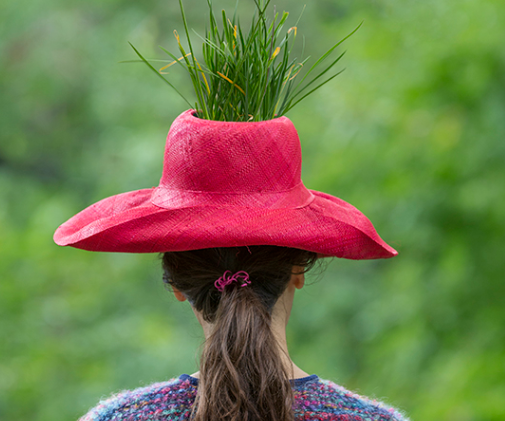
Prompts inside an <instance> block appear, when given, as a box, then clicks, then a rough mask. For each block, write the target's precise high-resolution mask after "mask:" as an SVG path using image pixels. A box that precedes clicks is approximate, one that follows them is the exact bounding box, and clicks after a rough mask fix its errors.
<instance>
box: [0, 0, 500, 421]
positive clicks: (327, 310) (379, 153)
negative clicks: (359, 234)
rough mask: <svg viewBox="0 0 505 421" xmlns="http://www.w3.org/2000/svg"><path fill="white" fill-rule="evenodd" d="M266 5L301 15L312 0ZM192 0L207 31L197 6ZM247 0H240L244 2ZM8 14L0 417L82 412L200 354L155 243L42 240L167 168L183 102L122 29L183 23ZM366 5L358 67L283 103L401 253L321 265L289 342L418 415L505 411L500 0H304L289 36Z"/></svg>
mask: <svg viewBox="0 0 505 421" xmlns="http://www.w3.org/2000/svg"><path fill="white" fill-rule="evenodd" d="M273 3H275V4H276V5H277V9H278V10H289V11H290V12H292V15H291V17H290V22H291V23H292V24H293V25H294V22H296V18H297V16H298V15H299V13H300V12H301V10H302V7H303V3H301V2H295V1H293V0H291V1H286V0H279V1H276V2H273ZM184 4H185V5H186V9H187V15H188V20H189V22H190V26H192V27H193V28H195V29H196V30H197V31H202V30H203V28H204V24H205V21H206V16H207V6H206V2H205V0H185V3H184ZM233 5H234V1H233V0H230V1H224V0H223V1H217V0H216V1H215V6H216V8H217V9H219V8H222V7H224V8H226V9H227V10H228V11H230V12H231V11H232V10H233ZM252 8H253V7H252V1H251V0H241V1H240V4H239V12H240V15H241V16H244V17H246V18H247V17H249V16H250V11H251V10H252ZM0 15H1V16H2V24H1V26H0V61H1V66H0V69H1V71H0V92H1V94H0V278H1V282H0V332H1V337H0V341H1V342H0V419H1V420H2V421H4V420H5V421H25V420H28V419H29V420H32V421H60V420H62V421H63V420H73V419H77V418H78V417H79V416H81V415H82V414H84V413H85V412H86V411H87V410H88V409H89V408H90V407H92V406H94V405H95V404H96V403H97V402H98V400H99V399H100V398H101V397H104V396H107V395H109V394H110V393H112V392H116V391H119V390H121V389H131V388H135V387H139V386H142V385H146V384H149V383H151V382H153V381H162V380H165V379H169V378H171V377H175V376H178V375H179V374H181V373H182V372H185V373H192V372H194V371H196V369H197V368H196V366H197V350H198V346H199V345H200V344H201V342H202V335H201V333H200V330H199V326H198V325H197V322H196V321H195V319H194V317H193V315H192V313H191V311H190V309H189V307H188V306H187V303H184V304H180V303H178V302H177V301H176V300H175V299H174V298H173V297H172V296H171V295H170V293H168V292H167V291H165V290H164V288H163V285H162V282H161V270H160V264H159V261H158V257H157V256H154V255H120V254H107V253H104V254H100V253H96V254H94V253H89V252H85V251H80V250H74V249H71V248H59V247H57V246H56V245H54V243H53V242H52V234H53V232H54V230H55V228H56V227H57V226H58V225H59V224H60V223H62V222H63V221H65V220H66V219H68V218H69V217H70V216H72V215H73V214H75V213H77V212H78V211H80V210H81V209H83V208H84V207H86V206H88V205H89V204H91V203H93V202H94V201H97V200H99V199H102V198H104V197H106V196H108V195H112V194H116V193H119V192H124V191H129V190H135V189H138V188H145V187H151V186H155V185H157V184H158V180H159V177H160V175H161V166H162V152H163V147H164V141H165V136H166V133H167V131H168V129H169V127H170V124H171V122H172V121H173V119H174V118H175V117H176V116H177V115H178V114H180V113H181V112H182V111H184V110H185V109H186V106H185V104H184V102H183V101H182V100H181V99H179V98H178V97H177V96H176V95H175V94H174V93H173V92H172V91H171V90H170V89H169V88H168V87H166V86H165V85H164V84H163V83H162V82H161V81H160V80H158V79H157V78H156V77H155V76H154V74H152V73H151V72H150V71H149V70H148V69H147V68H146V67H145V66H144V65H142V64H138V65H137V64H119V63H118V62H119V61H121V60H129V59H133V58H135V57H134V53H133V51H132V50H131V48H130V47H129V45H128V43H127V42H128V41H130V42H132V43H133V44H134V45H135V46H136V47H137V48H138V49H139V50H140V51H141V52H143V53H144V54H145V55H146V56H148V57H152V58H155V57H162V55H161V51H160V50H158V49H157V45H163V46H165V47H167V48H168V49H170V50H172V51H174V50H175V47H176V43H175V40H174V38H173V35H172V31H173V29H177V30H178V31H179V33H181V34H182V32H183V31H182V23H181V19H180V14H179V9H178V4H177V2H175V1H171V2H168V1H157V0H145V1H142V2H140V1H132V0H108V1H96V0H87V1H83V0H65V1H63V0H46V1H40V0H37V1H31V0H30V1H28V0H18V1H14V0H7V1H4V2H2V3H1V4H0ZM363 20H364V24H363V26H362V28H361V29H360V30H359V31H358V32H357V33H356V34H355V35H354V36H353V37H352V38H351V39H349V40H348V41H346V42H345V44H344V45H343V48H342V49H341V50H340V51H343V50H344V49H345V50H348V53H347V54H346V56H345V57H344V59H343V60H342V61H341V63H342V64H341V67H344V66H345V68H346V71H345V72H344V73H343V74H342V75H340V76H339V77H338V78H336V79H335V80H334V81H332V82H331V83H330V84H328V85H326V87H325V88H324V89H323V90H321V91H320V92H317V93H316V94H314V95H313V96H312V97H309V98H307V99H306V100H305V101H304V102H302V103H301V104H300V105H298V106H297V107H296V108H295V109H293V110H292V112H290V114H288V116H289V117H290V118H291V119H292V121H293V122H294V123H295V125H296V127H297V128H298V131H299V134H300V138H301V141H302V148H303V156H304V169H303V179H304V182H305V184H306V185H307V186H308V187H309V188H312V189H318V190H323V191H326V192H329V193H331V194H334V195H338V196H339V197H342V198H343V199H345V200H347V201H349V202H351V203H352V204H354V205H355V206H357V207H358V208H359V209H361V210H362V211H363V212H365V214H366V215H367V216H369V217H370V219H371V220H372V221H373V222H374V224H375V226H376V228H377V230H378V231H379V233H380V234H381V235H382V237H383V238H384V239H385V240H386V241H388V242H389V243H390V244H391V245H393V246H394V247H395V248H397V249H398V251H399V253H400V254H399V256H398V257H396V258H395V259H392V260H387V261H370V262H366V261H362V262H352V261H351V262H350V261H343V260H338V259H335V260H333V261H331V262H329V263H328V265H327V270H326V272H325V273H324V275H320V276H313V277H312V278H311V279H312V282H311V285H308V286H307V287H306V288H304V289H303V290H302V291H301V292H300V293H298V295H297V298H296V303H295V308H294V314H293V316H292V322H291V324H290V326H289V340H290V343H291V354H292V357H293V359H294V360H295V362H296V363H297V364H298V365H299V366H301V367H302V368H303V369H304V370H305V371H308V372H310V373H316V374H318V375H320V376H321V377H323V378H327V379H331V380H333V381H335V382H338V383H340V384H342V385H344V386H346V387H347V388H349V389H351V390H355V391H357V392H358V393H361V394H364V395H368V396H373V397H376V398H378V399H383V400H385V401H386V402H388V403H389V404H391V405H394V406H396V407H398V408H400V409H401V410H403V411H405V412H406V413H407V414H408V415H409V416H410V417H411V418H412V419H414V420H439V421H453V420H454V421H455V420H458V421H467V420H468V421H472V420H503V419H505V337H504V332H505V305H504V303H505V300H504V296H505V286H504V282H503V280H504V278H505V276H504V274H505V244H504V243H505V242H504V236H505V223H504V221H503V220H504V215H505V194H504V193H505V168H504V167H505V49H504V48H503V40H504V39H505V3H503V1H502V0H481V1H479V2H478V1H469V0H458V1H455V0H453V1H450V0H425V1H422V2H420V1H412V0H403V1H399V0H355V1H353V2H349V1H335V0H311V1H310V2H308V4H307V7H306V10H305V12H304V15H303V17H302V20H301V21H300V23H299V25H298V30H299V31H298V33H299V34H304V35H305V37H306V51H308V52H310V54H311V55H312V56H313V57H317V56H319V55H321V54H322V53H324V51H326V50H327V49H328V48H329V47H330V46H331V45H333V44H334V43H335V42H336V41H337V40H339V39H341V38H343V37H344V36H345V35H347V34H348V33H349V32H350V31H351V30H352V29H354V28H355V27H356V26H357V25H358V24H359V23H360V22H361V21H363ZM299 41H300V38H299ZM169 77H170V78H171V79H170V80H172V81H173V82H174V83H176V84H177V85H178V86H180V87H182V89H183V90H184V89H186V88H187V91H186V92H187V93H188V94H189V93H190V83H189V80H187V79H186V75H185V74H183V73H182V72H181V71H179V70H175V69H174V71H173V72H172V73H171V74H170V75H169ZM309 279H310V278H309Z"/></svg>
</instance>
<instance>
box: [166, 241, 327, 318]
mask: <svg viewBox="0 0 505 421" xmlns="http://www.w3.org/2000/svg"><path fill="white" fill-rule="evenodd" d="M316 259H317V256H316V254H315V253H312V252H308V251H305V250H298V249H292V248H286V247H276V246H250V247H222V248H213V249H203V250H192V251H185V252H173V253H165V254H164V255H163V269H164V275H163V280H164V281H165V282H166V283H167V284H169V285H171V286H172V287H174V288H175V289H176V290H178V291H180V292H181V293H182V294H183V295H184V296H185V297H186V298H187V299H188V300H189V302H190V303H191V305H192V306H193V308H194V309H195V310H196V311H198V312H200V313H201V314H202V317H203V319H204V320H205V321H207V322H213V321H214V319H215V317H216V313H217V310H218V308H219V303H220V301H221V299H222V297H223V295H226V294H229V293H230V292H231V291H233V290H235V289H236V288H239V287H240V285H239V284H237V283H232V284H230V285H227V286H226V287H225V289H224V291H223V293H225V294H223V293H222V292H220V291H219V290H218V289H217V288H216V287H215V285H214V283H215V281H216V280H217V279H219V278H220V277H221V276H223V274H224V272H226V271H230V272H231V273H236V272H239V271H245V272H247V274H248V275H249V279H250V281H251V283H250V284H249V285H248V287H247V288H249V289H251V290H252V291H253V292H254V295H255V296H256V297H257V299H258V301H259V303H261V305H262V306H263V307H264V308H265V309H266V310H267V311H268V312H269V313H271V311H272V309H273V306H274V304H275V303H276V302H277V300H278V299H279V297H280V296H281V295H282V293H283V292H284V290H285V289H286V287H287V285H288V282H289V280H290V279H291V276H292V274H293V273H298V272H300V273H304V272H306V271H308V270H309V269H310V268H311V267H312V266H313V265H314V263H315V261H316ZM238 292H239V293H240V291H238Z"/></svg>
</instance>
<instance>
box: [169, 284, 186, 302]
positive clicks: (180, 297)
mask: <svg viewBox="0 0 505 421" xmlns="http://www.w3.org/2000/svg"><path fill="white" fill-rule="evenodd" d="M170 286H171V287H172V290H173V291H174V295H175V298H177V301H180V302H182V301H186V300H187V298H186V297H185V296H184V294H183V293H182V292H181V291H179V290H178V289H177V288H176V287H174V286H173V285H170Z"/></svg>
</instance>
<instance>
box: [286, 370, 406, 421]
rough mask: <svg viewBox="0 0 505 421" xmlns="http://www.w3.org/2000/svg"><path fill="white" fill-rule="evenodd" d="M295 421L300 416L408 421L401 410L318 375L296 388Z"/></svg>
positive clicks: (313, 418)
mask: <svg viewBox="0 0 505 421" xmlns="http://www.w3.org/2000/svg"><path fill="white" fill-rule="evenodd" d="M294 392H295V419H297V418H298V417H296V415H297V414H300V415H302V414H303V417H304V418H303V419H310V420H314V421H316V420H323V419H324V420H333V419H335V420H340V419H353V420H354V419H356V420H374V421H408V418H407V417H406V416H405V415H404V414H402V413H401V412H400V411H399V410H398V409H396V408H393V407H391V406H389V405H386V404H385V403H383V402H381V401H378V400H375V399H370V398H367V397H366V396H361V395H359V394H357V393H354V392H351V391H350V390H347V389H345V388H344V387H342V386H340V385H338V384H336V383H333V382H331V381H329V380H323V379H320V378H319V377H317V376H311V377H310V378H307V381H305V382H299V383H298V384H295V386H294ZM307 417H308V418H307Z"/></svg>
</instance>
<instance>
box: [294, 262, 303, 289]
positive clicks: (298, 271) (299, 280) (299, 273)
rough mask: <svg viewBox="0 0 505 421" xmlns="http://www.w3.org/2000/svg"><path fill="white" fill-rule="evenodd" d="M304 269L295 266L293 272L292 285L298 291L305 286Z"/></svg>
mask: <svg viewBox="0 0 505 421" xmlns="http://www.w3.org/2000/svg"><path fill="white" fill-rule="evenodd" d="M303 270H304V268H303V267H302V266H293V271H292V273H291V283H292V284H293V285H294V286H295V288H296V289H302V288H303V286H304V285H305V274H304V273H303Z"/></svg>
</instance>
